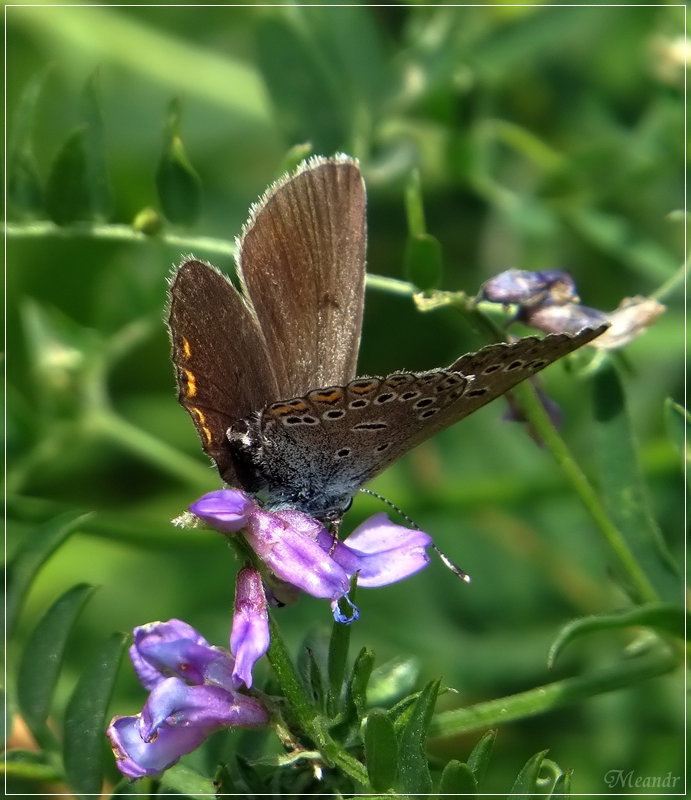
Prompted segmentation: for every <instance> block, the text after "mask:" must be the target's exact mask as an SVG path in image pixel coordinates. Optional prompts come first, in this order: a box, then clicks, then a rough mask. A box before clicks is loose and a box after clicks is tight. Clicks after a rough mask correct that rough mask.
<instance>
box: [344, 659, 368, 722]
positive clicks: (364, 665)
mask: <svg viewBox="0 0 691 800" xmlns="http://www.w3.org/2000/svg"><path fill="white" fill-rule="evenodd" d="M373 666H374V651H372V650H370V649H369V647H363V648H362V650H360V652H359V653H358V656H357V658H356V659H355V663H354V664H353V672H352V674H351V676H350V680H349V681H348V690H347V693H346V704H347V705H352V707H353V713H354V716H355V717H356V718H357V719H362V718H363V717H364V716H365V711H366V708H367V684H368V683H369V679H370V675H371V674H372V667H373Z"/></svg>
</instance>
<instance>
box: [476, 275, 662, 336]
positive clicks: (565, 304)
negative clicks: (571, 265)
mask: <svg viewBox="0 0 691 800" xmlns="http://www.w3.org/2000/svg"><path fill="white" fill-rule="evenodd" d="M478 297H479V299H484V300H489V301H490V302H494V303H502V304H504V305H508V304H515V305H518V307H519V309H518V314H517V317H516V318H517V319H519V320H521V321H522V322H525V323H526V325H530V326H531V327H533V328H537V330H540V331H544V332H545V333H571V334H576V333H578V332H579V331H580V330H581V329H582V328H585V327H593V328H594V327H598V326H599V325H603V324H607V323H608V324H609V329H608V330H606V331H605V332H604V333H603V334H601V335H600V336H598V337H597V339H594V340H593V341H592V342H590V344H589V346H590V347H594V348H597V349H600V350H613V349H615V348H617V347H623V346H624V345H626V344H628V343H629V342H631V341H633V340H634V339H636V338H637V337H638V336H640V335H641V334H642V333H644V332H645V331H646V330H647V329H648V328H649V327H650V326H651V325H652V324H653V323H654V322H655V320H656V319H657V318H658V317H659V316H660V314H662V312H663V311H664V310H665V306H663V305H662V304H661V303H658V302H657V300H651V299H649V298H646V297H625V298H624V299H623V300H622V301H621V303H620V304H619V306H618V307H617V308H615V309H614V311H601V310H600V309H598V308H589V307H588V306H584V305H581V302H580V298H579V297H578V294H577V292H576V285H575V283H574V282H573V278H572V277H571V276H570V275H569V274H568V273H567V272H564V271H563V270H543V271H541V272H530V271H528V270H520V269H510V270H507V271H506V272H501V273H499V275H496V276H495V277H494V278H491V279H490V280H489V281H487V282H486V283H484V284H483V285H482V287H481V288H480V292H479V295H478Z"/></svg>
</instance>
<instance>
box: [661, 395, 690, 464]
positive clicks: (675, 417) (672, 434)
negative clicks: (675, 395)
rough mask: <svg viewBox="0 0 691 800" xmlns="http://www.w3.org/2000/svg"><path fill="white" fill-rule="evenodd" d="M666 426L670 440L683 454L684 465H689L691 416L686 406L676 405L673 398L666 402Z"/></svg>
mask: <svg viewBox="0 0 691 800" xmlns="http://www.w3.org/2000/svg"><path fill="white" fill-rule="evenodd" d="M665 426H666V428H667V434H668V436H669V438H670V439H671V440H672V442H673V444H674V446H675V447H676V448H677V450H678V451H679V453H680V454H681V457H682V458H683V459H684V463H685V464H688V463H689V461H691V445H690V444H689V442H691V438H690V437H689V432H690V430H689V429H691V415H689V412H688V411H687V410H686V409H685V408H684V406H682V405H680V404H679V403H675V402H674V400H672V398H671V397H668V398H667V399H666V400H665Z"/></svg>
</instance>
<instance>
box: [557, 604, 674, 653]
mask: <svg viewBox="0 0 691 800" xmlns="http://www.w3.org/2000/svg"><path fill="white" fill-rule="evenodd" d="M686 619H687V612H686V611H685V610H684V609H683V608H682V607H681V606H675V605H672V604H671V603H648V604H647V605H643V606H636V607H635V608H631V609H626V610H624V611H619V612H617V613H615V614H597V615H594V616H590V617H581V618H579V619H575V620H572V621H571V622H569V623H568V624H567V625H565V626H564V627H563V628H562V629H561V631H559V634H558V636H557V638H556V639H555V640H554V642H553V644H552V646H551V647H550V651H549V656H548V659H547V664H548V666H549V667H550V668H551V667H552V666H553V665H554V662H555V661H556V659H557V657H558V656H559V654H560V653H561V651H562V650H563V649H564V647H566V645H567V644H569V643H570V642H572V641H573V640H574V639H577V638H578V637H579V636H583V635H585V634H587V633H592V632H594V631H603V630H613V629H617V628H629V627H631V626H633V625H641V626H646V627H649V628H655V629H656V630H659V631H662V632H663V633H669V634H672V635H673V636H678V637H679V638H683V636H684V622H685V621H686Z"/></svg>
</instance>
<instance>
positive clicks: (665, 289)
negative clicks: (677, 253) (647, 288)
mask: <svg viewBox="0 0 691 800" xmlns="http://www.w3.org/2000/svg"><path fill="white" fill-rule="evenodd" d="M690 269H691V262H689V261H687V262H686V263H685V264H682V265H681V266H680V267H679V269H678V270H677V271H676V272H675V273H674V275H672V276H671V277H670V278H668V279H667V280H666V281H665V282H664V283H663V284H662V285H661V286H660V287H659V288H658V289H656V290H655V291H654V292H653V293H652V294H651V295H650V299H651V300H658V301H659V300H664V299H665V297H667V295H670V294H672V292H674V291H676V290H677V289H680V288H681V287H683V286H684V281H685V280H686V279H687V277H688V275H689V270H690Z"/></svg>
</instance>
